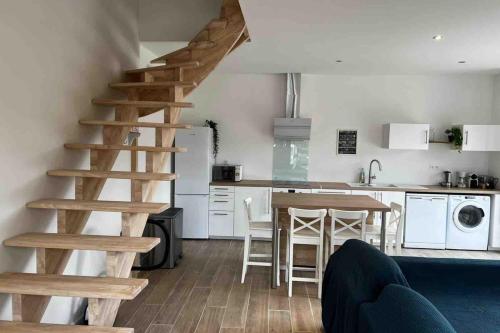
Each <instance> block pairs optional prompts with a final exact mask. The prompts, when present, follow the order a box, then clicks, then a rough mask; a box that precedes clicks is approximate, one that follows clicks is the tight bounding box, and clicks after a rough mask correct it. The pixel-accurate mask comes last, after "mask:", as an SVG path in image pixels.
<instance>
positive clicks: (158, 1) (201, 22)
mask: <svg viewBox="0 0 500 333" xmlns="http://www.w3.org/2000/svg"><path fill="white" fill-rule="evenodd" d="M221 4H222V0H181V1H179V0H170V1H169V0H140V1H139V34H140V40H141V41H188V40H191V39H192V38H193V37H194V36H196V34H197V33H198V32H199V31H200V30H201V29H203V27H204V26H205V25H206V24H207V23H208V22H210V20H212V19H213V18H216V17H219V11H220V7H221Z"/></svg>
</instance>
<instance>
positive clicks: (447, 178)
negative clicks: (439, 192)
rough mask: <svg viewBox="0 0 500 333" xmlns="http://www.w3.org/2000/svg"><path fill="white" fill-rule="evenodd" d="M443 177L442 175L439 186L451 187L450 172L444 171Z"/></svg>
mask: <svg viewBox="0 0 500 333" xmlns="http://www.w3.org/2000/svg"><path fill="white" fill-rule="evenodd" d="M443 175H444V181H443V182H441V186H443V187H451V185H452V182H451V171H448V170H447V171H444V172H443Z"/></svg>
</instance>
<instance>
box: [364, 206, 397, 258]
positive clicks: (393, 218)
mask: <svg viewBox="0 0 500 333" xmlns="http://www.w3.org/2000/svg"><path fill="white" fill-rule="evenodd" d="M383 214H385V213H383ZM403 230H404V208H403V206H401V205H400V204H397V203H395V202H391V213H390V216H389V220H388V221H387V228H386V231H385V235H386V243H385V246H386V248H387V247H389V246H390V247H391V248H392V249H394V250H395V252H396V254H397V255H400V254H401V245H402V243H403ZM380 234H381V231H380V226H379V225H367V226H366V237H365V238H366V241H367V242H369V243H370V244H372V245H376V244H380Z"/></svg>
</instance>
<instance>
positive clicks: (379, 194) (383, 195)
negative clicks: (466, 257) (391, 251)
mask: <svg viewBox="0 0 500 333" xmlns="http://www.w3.org/2000/svg"><path fill="white" fill-rule="evenodd" d="M352 194H353V195H367V196H369V197H372V198H373V199H375V200H378V201H380V202H382V203H384V204H385V205H387V206H390V205H391V202H395V203H397V204H400V205H401V206H403V207H404V206H405V198H406V197H405V192H399V191H364V190H353V191H352ZM389 214H390V213H387V215H386V221H388V219H389ZM381 222H382V221H381V213H375V214H373V223H374V224H377V225H379V224H380V223H381Z"/></svg>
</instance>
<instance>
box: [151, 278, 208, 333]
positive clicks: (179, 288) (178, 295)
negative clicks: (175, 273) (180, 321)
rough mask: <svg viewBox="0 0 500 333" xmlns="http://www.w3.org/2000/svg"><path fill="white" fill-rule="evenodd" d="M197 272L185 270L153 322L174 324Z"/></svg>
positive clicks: (187, 297)
mask: <svg viewBox="0 0 500 333" xmlns="http://www.w3.org/2000/svg"><path fill="white" fill-rule="evenodd" d="M198 277H199V274H198V273H195V272H186V273H185V274H184V275H183V276H182V277H181V278H180V279H179V281H178V283H177V284H176V285H175V286H174V288H173V290H172V293H171V294H170V296H169V297H168V298H167V300H166V301H165V303H164V304H163V306H162V307H161V309H160V311H159V313H158V315H157V316H156V318H155V321H154V322H155V324H170V325H172V324H174V323H175V320H176V319H177V317H178V316H179V314H180V313H181V311H182V310H183V308H184V305H185V304H186V302H187V301H188V299H189V296H190V294H191V292H192V290H193V288H194V286H195V284H196V281H197V280H198Z"/></svg>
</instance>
